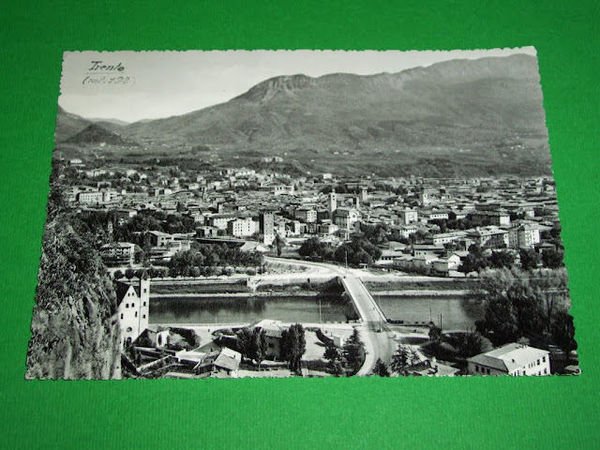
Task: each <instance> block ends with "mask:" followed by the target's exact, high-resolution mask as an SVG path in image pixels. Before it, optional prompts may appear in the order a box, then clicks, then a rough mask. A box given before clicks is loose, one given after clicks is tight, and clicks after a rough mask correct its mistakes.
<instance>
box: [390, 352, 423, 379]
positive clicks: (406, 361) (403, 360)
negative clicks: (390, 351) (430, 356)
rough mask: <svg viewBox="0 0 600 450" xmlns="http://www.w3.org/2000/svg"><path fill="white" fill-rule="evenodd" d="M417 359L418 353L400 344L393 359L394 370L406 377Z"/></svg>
mask: <svg viewBox="0 0 600 450" xmlns="http://www.w3.org/2000/svg"><path fill="white" fill-rule="evenodd" d="M416 359H417V358H416V353H415V351H414V349H413V348H412V347H410V346H408V345H403V344H400V345H399V346H398V349H397V350H396V353H394V356H393V357H392V364H391V366H392V370H393V371H394V372H396V373H399V374H400V375H406V374H407V373H408V369H409V368H410V367H411V366H412V365H413V364H414V363H415V361H416Z"/></svg>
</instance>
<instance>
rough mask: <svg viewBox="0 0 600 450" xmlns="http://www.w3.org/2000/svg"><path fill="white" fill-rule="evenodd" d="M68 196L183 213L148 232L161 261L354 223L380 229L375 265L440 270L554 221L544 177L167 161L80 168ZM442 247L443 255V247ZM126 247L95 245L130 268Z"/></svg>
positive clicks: (82, 202)
mask: <svg viewBox="0 0 600 450" xmlns="http://www.w3.org/2000/svg"><path fill="white" fill-rule="evenodd" d="M72 168H73V169H75V170H77V172H78V173H79V178H78V180H77V183H72V184H71V185H70V186H69V190H68V199H69V201H70V202H71V203H72V204H73V205H76V206H77V207H79V208H81V209H98V208H100V209H104V210H111V211H113V212H114V213H115V215H116V217H117V218H118V223H120V224H122V223H125V222H127V221H128V220H130V219H131V218H132V217H134V216H135V215H136V214H139V213H140V212H143V211H161V212H164V213H167V214H178V215H182V216H187V217H190V218H193V220H194V223H195V230H194V232H193V233H188V234H185V235H182V234H180V235H169V234H166V233H161V232H159V231H156V230H148V232H149V233H150V235H151V242H152V262H154V263H161V262H168V260H169V259H170V257H172V255H174V254H175V253H176V252H177V251H181V250H185V249H188V248H189V244H190V240H192V239H194V238H202V239H232V240H233V239H237V240H246V241H256V242H257V243H259V244H261V245H262V246H263V247H259V248H264V249H266V248H267V247H268V246H271V245H272V244H273V242H274V241H275V239H276V236H279V237H280V238H281V239H283V240H285V243H286V245H287V246H288V247H289V248H291V249H294V248H298V247H299V246H300V245H301V244H302V242H303V241H304V240H305V239H307V238H309V237H319V238H320V239H321V240H322V241H325V242H329V243H331V244H332V245H336V244H339V243H341V242H343V241H345V240H348V239H349V238H350V236H351V235H352V234H353V233H354V232H357V231H359V230H360V229H361V227H364V226H377V225H384V226H385V229H386V230H387V233H388V241H389V242H390V243H389V245H388V246H387V247H384V248H382V253H383V254H382V257H381V259H380V260H379V261H377V263H378V264H379V265H382V266H388V267H395V268H398V269H401V270H417V271H419V270H420V271H422V270H425V269H427V270H428V271H431V272H435V273H436V274H448V273H450V272H452V271H453V270H456V268H457V267H458V265H459V264H460V261H461V259H462V258H464V257H465V255H466V252H467V250H468V249H469V247H470V246H471V245H473V244H475V245H477V246H480V247H482V248H486V249H491V250H494V249H520V248H531V249H537V250H540V249H543V248H544V246H547V245H551V244H549V243H547V242H544V240H543V239H542V237H541V236H542V233H543V232H544V231H549V230H552V228H553V227H555V226H556V225H557V223H558V213H557V204H556V195H555V190H554V184H553V182H552V181H551V179H550V178H544V177H535V178H519V177H490V178H476V179H423V178H413V177H411V178H378V177H376V176H369V177H362V178H348V177H337V176H334V175H333V174H320V175H315V176H311V175H310V174H304V175H299V176H291V175H287V174H284V173H276V172H273V171H269V170H262V171H257V170H255V169H248V168H239V169H233V168H231V169H224V170H221V171H214V170H210V171H208V170H207V171H205V172H198V171H195V172H193V173H192V172H191V171H186V170H185V169H182V168H177V176H173V168H172V167H161V166H155V167H147V168H143V167H140V168H136V169H131V168H121V167H118V166H116V167H114V168H104V169H92V170H89V169H86V167H85V165H84V164H80V163H78V162H76V163H74V164H73V165H72ZM449 249H450V251H448V250H449ZM134 252H135V248H133V247H132V246H131V244H130V243H123V242H117V243H112V244H109V245H107V246H106V247H105V248H103V255H104V256H105V259H106V261H108V262H110V263H111V264H113V263H114V264H131V262H132V255H133V253H134Z"/></svg>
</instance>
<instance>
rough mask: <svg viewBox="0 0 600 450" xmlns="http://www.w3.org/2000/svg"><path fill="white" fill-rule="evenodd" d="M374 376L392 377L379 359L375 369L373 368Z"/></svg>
mask: <svg viewBox="0 0 600 450" xmlns="http://www.w3.org/2000/svg"><path fill="white" fill-rule="evenodd" d="M373 375H378V376H380V377H389V376H390V371H389V369H388V368H387V366H386V365H385V363H384V362H383V361H382V360H381V359H380V358H377V361H375V367H373Z"/></svg>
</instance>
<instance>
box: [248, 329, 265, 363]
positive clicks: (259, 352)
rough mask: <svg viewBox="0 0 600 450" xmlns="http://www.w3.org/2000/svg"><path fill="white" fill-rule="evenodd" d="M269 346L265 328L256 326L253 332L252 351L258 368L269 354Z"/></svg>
mask: <svg viewBox="0 0 600 450" xmlns="http://www.w3.org/2000/svg"><path fill="white" fill-rule="evenodd" d="M267 351H268V346H267V338H266V333H265V330H263V329H261V328H254V330H253V332H252V343H251V353H252V358H253V359H255V360H256V364H258V368H259V369H260V365H261V363H262V362H263V361H264V359H265V357H266V356H267Z"/></svg>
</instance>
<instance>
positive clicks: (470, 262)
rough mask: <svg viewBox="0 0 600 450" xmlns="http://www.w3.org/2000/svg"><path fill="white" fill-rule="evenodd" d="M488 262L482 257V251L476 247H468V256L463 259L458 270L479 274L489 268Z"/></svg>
mask: <svg viewBox="0 0 600 450" xmlns="http://www.w3.org/2000/svg"><path fill="white" fill-rule="evenodd" d="M489 265H490V262H489V260H488V259H487V258H486V257H485V256H484V255H483V249H482V248H481V247H479V246H477V245H472V246H471V247H469V254H468V255H467V256H466V257H465V259H464V260H463V262H462V263H461V265H460V266H459V268H458V271H459V272H463V273H471V272H479V271H481V270H483V269H485V268H487V267H489Z"/></svg>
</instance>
